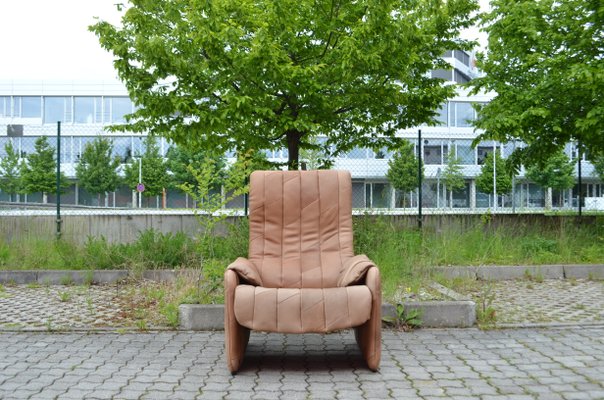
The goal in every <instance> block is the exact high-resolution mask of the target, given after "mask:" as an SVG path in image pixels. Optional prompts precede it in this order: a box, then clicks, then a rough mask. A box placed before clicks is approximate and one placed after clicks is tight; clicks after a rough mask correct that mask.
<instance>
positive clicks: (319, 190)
mask: <svg viewBox="0 0 604 400" xmlns="http://www.w3.org/2000/svg"><path fill="white" fill-rule="evenodd" d="M316 181H317V201H318V203H319V220H318V227H317V231H318V232H319V263H320V265H321V287H322V288H323V287H325V286H324V283H323V273H324V272H323V269H324V265H323V249H322V248H321V244H322V243H323V238H322V236H323V235H322V232H321V216H322V215H323V213H322V212H321V179H320V178H319V172H317V173H316ZM323 300H325V299H323ZM323 303H325V301H323ZM323 309H325V306H323Z"/></svg>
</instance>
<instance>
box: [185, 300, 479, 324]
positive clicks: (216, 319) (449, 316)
mask: <svg viewBox="0 0 604 400" xmlns="http://www.w3.org/2000/svg"><path fill="white" fill-rule="evenodd" d="M403 305H404V306H405V310H416V309H417V310H419V311H420V315H421V320H422V325H421V326H422V327H427V328H466V327H470V326H473V325H474V324H475V322H476V304H475V303H474V302H473V301H469V300H464V301H418V302H405V303H403ZM179 316H180V328H181V329H186V330H194V331H197V330H199V331H204V330H223V329H224V305H223V304H210V305H205V304H181V305H180V306H179ZM382 317H396V308H395V306H394V305H392V304H389V303H383V304H382Z"/></svg>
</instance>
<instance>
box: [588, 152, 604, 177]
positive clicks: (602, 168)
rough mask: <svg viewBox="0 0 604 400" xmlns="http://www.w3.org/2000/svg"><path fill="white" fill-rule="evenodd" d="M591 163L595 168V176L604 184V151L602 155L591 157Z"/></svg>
mask: <svg viewBox="0 0 604 400" xmlns="http://www.w3.org/2000/svg"><path fill="white" fill-rule="evenodd" d="M589 161H590V162H591V163H592V165H593V166H594V176H596V177H598V178H600V180H601V181H602V182H604V151H602V153H600V154H595V155H590V156H589Z"/></svg>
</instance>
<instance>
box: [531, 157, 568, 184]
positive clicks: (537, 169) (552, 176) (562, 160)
mask: <svg viewBox="0 0 604 400" xmlns="http://www.w3.org/2000/svg"><path fill="white" fill-rule="evenodd" d="M526 177H527V178H528V179H530V180H531V181H533V182H535V183H536V184H538V185H540V186H542V187H544V188H548V187H549V188H552V189H558V190H562V189H570V188H572V187H573V186H574V185H575V163H573V162H572V161H571V160H570V159H569V158H568V156H567V155H566V154H564V152H562V151H558V152H557V153H555V154H554V155H553V156H551V157H550V158H549V159H548V160H547V161H546V162H545V164H544V165H542V166H540V165H531V166H529V167H527V169H526Z"/></svg>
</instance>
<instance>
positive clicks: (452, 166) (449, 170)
mask: <svg viewBox="0 0 604 400" xmlns="http://www.w3.org/2000/svg"><path fill="white" fill-rule="evenodd" d="M442 179H443V183H444V184H445V187H446V188H447V190H449V207H453V192H454V191H456V190H461V189H463V188H464V187H466V181H465V180H464V178H463V172H462V168H461V160H460V159H459V158H458V157H457V156H456V155H455V151H454V150H453V149H451V151H449V157H448V158H447V166H446V167H445V169H444V171H443V177H442Z"/></svg>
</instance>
